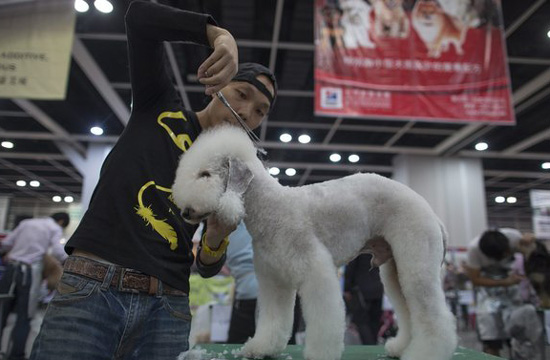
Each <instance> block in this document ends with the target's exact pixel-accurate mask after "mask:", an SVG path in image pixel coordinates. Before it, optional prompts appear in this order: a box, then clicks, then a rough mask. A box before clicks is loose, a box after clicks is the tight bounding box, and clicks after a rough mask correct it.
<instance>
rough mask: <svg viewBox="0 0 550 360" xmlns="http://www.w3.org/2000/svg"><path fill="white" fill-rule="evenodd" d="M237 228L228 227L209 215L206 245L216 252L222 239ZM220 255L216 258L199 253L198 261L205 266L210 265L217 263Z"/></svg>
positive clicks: (203, 252) (202, 252) (214, 216)
mask: <svg viewBox="0 0 550 360" xmlns="http://www.w3.org/2000/svg"><path fill="white" fill-rule="evenodd" d="M236 228H237V226H233V225H232V226H228V225H226V224H224V223H222V222H220V221H219V220H218V218H217V217H216V215H210V217H209V218H208V219H207V220H206V244H207V245H208V247H209V248H210V249H212V250H217V249H218V248H219V247H220V244H221V242H222V241H223V239H224V238H226V237H227V236H229V234H231V233H232V232H233V231H234V230H235V229H236ZM221 256H222V255H221V254H220V256H218V257H213V256H210V255H208V254H206V252H205V251H201V253H200V261H201V263H203V264H205V265H210V264H214V263H216V262H218V261H219V260H220V258H221Z"/></svg>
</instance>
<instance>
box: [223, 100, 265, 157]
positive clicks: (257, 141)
mask: <svg viewBox="0 0 550 360" xmlns="http://www.w3.org/2000/svg"><path fill="white" fill-rule="evenodd" d="M216 96H217V97H218V99H220V101H221V102H222V104H224V105H225V106H226V107H227V108H228V109H229V110H231V113H232V114H233V117H235V119H237V122H238V123H239V125H241V127H242V128H243V129H244V131H246V133H247V135H248V137H249V138H250V140H252V142H253V143H254V145H255V146H256V148H257V149H258V152H260V153H261V154H263V155H266V154H267V152H266V151H265V150H264V149H263V148H261V147H260V141H261V140H260V138H259V137H258V136H256V134H254V132H253V131H252V129H250V127H248V125H246V122H244V120H243V119H242V118H241V117H240V116H239V114H237V112H236V111H235V110H233V108H232V107H231V105H230V104H229V101H227V99H226V98H225V96H223V94H222V92H221V91H218V92H216Z"/></svg>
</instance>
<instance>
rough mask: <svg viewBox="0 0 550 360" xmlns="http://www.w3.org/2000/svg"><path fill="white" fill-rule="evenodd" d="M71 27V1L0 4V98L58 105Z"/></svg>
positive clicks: (64, 85) (64, 81)
mask: <svg viewBox="0 0 550 360" xmlns="http://www.w3.org/2000/svg"><path fill="white" fill-rule="evenodd" d="M74 24H75V10H74V0H35V1H24V2H15V3H9V2H8V3H7V4H2V2H0V34H1V35H0V98H26V99H48V100H62V99H64V98H65V94H66V90H67V80H68V75H69V67H70V60H71V49H72V44H73V37H74Z"/></svg>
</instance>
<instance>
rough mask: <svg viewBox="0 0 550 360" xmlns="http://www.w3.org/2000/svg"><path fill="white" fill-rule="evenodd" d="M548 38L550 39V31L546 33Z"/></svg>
mask: <svg viewBox="0 0 550 360" xmlns="http://www.w3.org/2000/svg"><path fill="white" fill-rule="evenodd" d="M546 36H548V37H549V38H550V30H548V32H547V33H546Z"/></svg>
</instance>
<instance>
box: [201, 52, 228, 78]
mask: <svg viewBox="0 0 550 360" xmlns="http://www.w3.org/2000/svg"><path fill="white" fill-rule="evenodd" d="M222 57H223V54H222V53H221V51H219V50H214V52H213V53H212V54H210V56H209V57H208V58H206V60H204V62H203V63H202V64H201V66H199V69H198V70H197V77H198V79H199V80H200V79H202V78H204V77H207V76H208V75H211V74H212V72H211V71H210V67H211V66H212V65H214V64H215V63H216V62H218V61H219V60H220V59H221V58H222Z"/></svg>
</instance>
